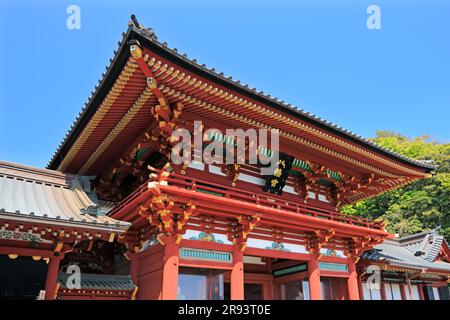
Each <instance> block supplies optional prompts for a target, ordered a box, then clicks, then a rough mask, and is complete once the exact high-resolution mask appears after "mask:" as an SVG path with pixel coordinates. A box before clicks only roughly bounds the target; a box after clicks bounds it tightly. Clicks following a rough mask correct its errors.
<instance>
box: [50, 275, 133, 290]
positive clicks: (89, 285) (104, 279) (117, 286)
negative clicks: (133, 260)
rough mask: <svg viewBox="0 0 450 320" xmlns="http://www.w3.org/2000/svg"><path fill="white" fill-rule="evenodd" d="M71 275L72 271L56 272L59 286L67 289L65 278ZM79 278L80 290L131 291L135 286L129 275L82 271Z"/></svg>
mask: <svg viewBox="0 0 450 320" xmlns="http://www.w3.org/2000/svg"><path fill="white" fill-rule="evenodd" d="M71 275H72V273H65V272H60V273H58V281H59V284H60V286H61V288H63V289H69V288H68V286H67V280H68V279H69V277H70V276H71ZM80 280H81V288H80V289H81V290H114V291H133V290H134V289H135V288H136V286H135V285H134V283H133V281H132V280H131V277H130V276H120V275H107V274H85V273H82V274H81V275H80Z"/></svg>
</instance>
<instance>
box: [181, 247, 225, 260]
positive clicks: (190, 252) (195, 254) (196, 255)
mask: <svg viewBox="0 0 450 320" xmlns="http://www.w3.org/2000/svg"><path fill="white" fill-rule="evenodd" d="M180 258H182V259H189V260H203V261H216V262H231V261H232V255H231V253H229V252H221V251H209V250H198V249H189V248H181V249H180Z"/></svg>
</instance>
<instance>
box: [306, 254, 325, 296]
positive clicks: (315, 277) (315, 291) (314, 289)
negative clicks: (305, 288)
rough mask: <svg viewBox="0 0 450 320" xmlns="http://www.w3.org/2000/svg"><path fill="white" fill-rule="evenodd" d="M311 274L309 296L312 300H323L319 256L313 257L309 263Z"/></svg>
mask: <svg viewBox="0 0 450 320" xmlns="http://www.w3.org/2000/svg"><path fill="white" fill-rule="evenodd" d="M308 272H309V296H310V298H311V300H322V293H321V289H320V271H319V261H318V260H317V256H315V255H313V254H312V255H311V259H310V260H309V261H308Z"/></svg>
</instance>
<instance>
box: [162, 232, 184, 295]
mask: <svg viewBox="0 0 450 320" xmlns="http://www.w3.org/2000/svg"><path fill="white" fill-rule="evenodd" d="M179 251H180V250H179V247H178V245H177V244H175V239H174V238H173V237H167V239H166V243H165V246H164V258H163V274H162V277H163V279H162V290H161V299H162V300H176V299H177V297H178V266H179V258H178V255H179Z"/></svg>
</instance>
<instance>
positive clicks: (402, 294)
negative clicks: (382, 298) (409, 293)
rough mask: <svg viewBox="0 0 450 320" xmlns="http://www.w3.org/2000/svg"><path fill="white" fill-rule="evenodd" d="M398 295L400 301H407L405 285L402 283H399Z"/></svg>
mask: <svg viewBox="0 0 450 320" xmlns="http://www.w3.org/2000/svg"><path fill="white" fill-rule="evenodd" d="M400 295H401V296H402V300H407V299H406V290H405V285H404V284H403V283H400Z"/></svg>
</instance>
